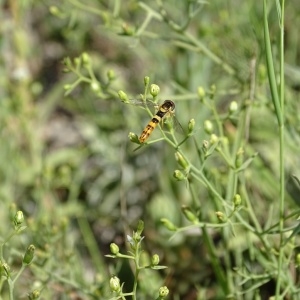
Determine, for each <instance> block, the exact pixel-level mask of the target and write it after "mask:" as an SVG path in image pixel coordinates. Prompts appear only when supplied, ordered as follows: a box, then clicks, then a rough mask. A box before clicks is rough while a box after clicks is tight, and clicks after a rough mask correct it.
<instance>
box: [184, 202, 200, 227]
mask: <svg viewBox="0 0 300 300" xmlns="http://www.w3.org/2000/svg"><path fill="white" fill-rule="evenodd" d="M181 211H182V212H183V214H184V216H185V217H186V218H187V220H188V221H191V222H193V223H194V224H196V223H197V222H198V218H197V216H196V215H195V214H194V213H193V212H192V210H191V209H190V207H188V206H186V205H182V206H181Z"/></svg>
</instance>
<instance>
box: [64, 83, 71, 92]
mask: <svg viewBox="0 0 300 300" xmlns="http://www.w3.org/2000/svg"><path fill="white" fill-rule="evenodd" d="M71 88H72V85H71V84H65V85H64V90H66V91H68V90H69V89H71Z"/></svg>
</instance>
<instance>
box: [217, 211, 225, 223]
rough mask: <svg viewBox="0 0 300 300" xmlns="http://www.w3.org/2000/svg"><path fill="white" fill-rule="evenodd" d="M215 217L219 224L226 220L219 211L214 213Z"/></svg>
mask: <svg viewBox="0 0 300 300" xmlns="http://www.w3.org/2000/svg"><path fill="white" fill-rule="evenodd" d="M216 216H217V218H218V219H219V221H220V222H225V220H226V218H225V215H224V213H222V212H221V211H216Z"/></svg>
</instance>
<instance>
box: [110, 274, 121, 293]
mask: <svg viewBox="0 0 300 300" xmlns="http://www.w3.org/2000/svg"><path fill="white" fill-rule="evenodd" d="M109 286H110V289H111V290H112V291H113V292H117V293H119V292H120V291H121V286H120V279H119V278H118V277H117V276H113V277H112V278H111V279H110V281H109Z"/></svg>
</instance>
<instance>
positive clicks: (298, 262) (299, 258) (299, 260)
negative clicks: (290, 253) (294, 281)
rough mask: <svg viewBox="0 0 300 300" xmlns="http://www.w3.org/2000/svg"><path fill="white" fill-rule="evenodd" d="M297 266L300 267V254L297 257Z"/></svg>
mask: <svg viewBox="0 0 300 300" xmlns="http://www.w3.org/2000/svg"><path fill="white" fill-rule="evenodd" d="M296 265H297V267H300V253H298V254H297V255H296Z"/></svg>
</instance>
